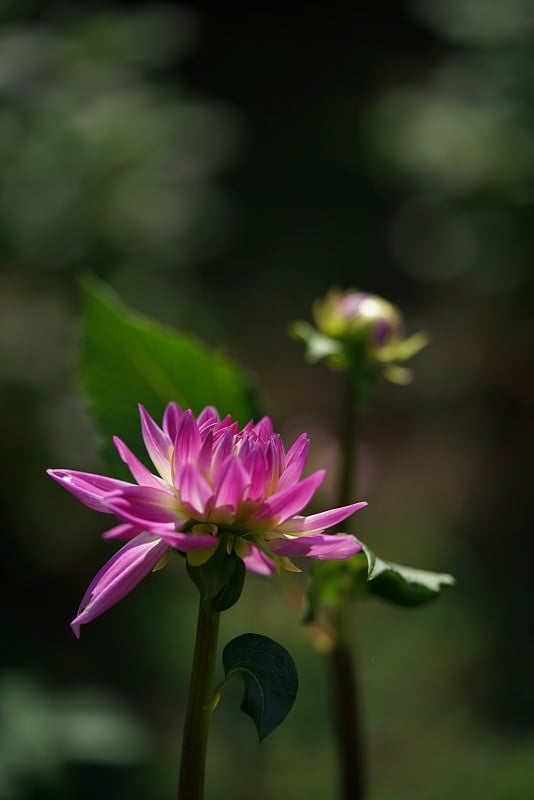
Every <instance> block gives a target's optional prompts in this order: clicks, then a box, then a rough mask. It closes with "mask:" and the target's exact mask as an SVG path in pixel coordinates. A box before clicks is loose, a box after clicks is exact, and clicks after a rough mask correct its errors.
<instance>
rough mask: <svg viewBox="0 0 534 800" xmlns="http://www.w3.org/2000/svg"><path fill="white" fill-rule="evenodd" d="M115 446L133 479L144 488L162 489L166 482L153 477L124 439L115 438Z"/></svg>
mask: <svg viewBox="0 0 534 800" xmlns="http://www.w3.org/2000/svg"><path fill="white" fill-rule="evenodd" d="M113 444H114V445H115V447H116V448H117V452H118V454H119V456H120V457H121V459H122V460H123V461H124V463H125V464H126V466H127V467H128V469H129V470H130V472H131V473H132V475H133V477H134V478H135V480H136V481H137V483H139V484H141V485H143V486H154V487H156V488H158V489H159V488H161V486H162V484H163V483H164V481H162V480H161V478H159V477H157V476H156V475H153V474H152V473H151V472H150V470H149V469H147V468H146V467H145V465H144V464H143V463H141V461H139V459H138V458H137V456H135V455H134V454H133V453H132V451H131V450H130V448H129V447H128V446H127V445H126V444H124V442H123V441H122V439H119V437H118V436H114V437H113Z"/></svg>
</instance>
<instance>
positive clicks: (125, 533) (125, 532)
mask: <svg viewBox="0 0 534 800" xmlns="http://www.w3.org/2000/svg"><path fill="white" fill-rule="evenodd" d="M140 533H143V529H142V528H139V527H137V525H131V524H130V523H129V522H125V523H123V524H122V525H116V526H115V527H114V528H110V530H109V531H104V533H103V534H102V538H103V539H125V540H126V541H130V540H131V539H135V537H136V536H139V534H140Z"/></svg>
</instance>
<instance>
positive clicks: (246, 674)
mask: <svg viewBox="0 0 534 800" xmlns="http://www.w3.org/2000/svg"><path fill="white" fill-rule="evenodd" d="M222 660H223V666H224V673H225V675H226V679H225V683H226V681H228V680H229V679H230V678H232V677H233V676H238V677H240V678H241V679H242V680H243V683H244V684H245V692H244V694H243V700H242V701H241V710H242V711H243V712H244V713H245V714H248V716H249V717H251V719H252V720H253V722H254V725H255V726H256V730H257V732H258V738H259V740H260V742H261V741H262V739H265V737H266V736H268V735H269V734H270V733H272V731H274V730H275V728H277V727H278V726H279V725H280V724H281V723H282V722H283V721H284V719H285V718H286V717H287V715H288V714H289V712H290V711H291V708H292V707H293V703H294V702H295V698H296V696H297V691H298V685H299V682H298V675H297V668H296V667H295V662H294V661H293V659H292V657H291V655H290V654H289V653H288V651H287V650H286V649H285V648H284V647H282V645H280V644H278V643H277V642H275V641H273V639H269V637H267V636H261V635H260V634H257V633H244V634H243V635H242V636H237V637H236V638H235V639H232V641H231V642H228V644H227V645H226V647H225V648H224V650H223V654H222Z"/></svg>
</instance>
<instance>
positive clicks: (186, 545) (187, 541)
mask: <svg viewBox="0 0 534 800" xmlns="http://www.w3.org/2000/svg"><path fill="white" fill-rule="evenodd" d="M160 536H161V538H162V539H164V540H165V541H166V542H167V544H169V545H170V546H171V547H174V548H176V550H181V551H182V552H183V553H189V552H192V551H193V550H206V549H211V548H213V547H217V545H218V544H219V539H218V538H217V537H216V536H195V535H194V534H192V533H179V532H178V533H176V532H173V531H163V532H162V533H161V534H160Z"/></svg>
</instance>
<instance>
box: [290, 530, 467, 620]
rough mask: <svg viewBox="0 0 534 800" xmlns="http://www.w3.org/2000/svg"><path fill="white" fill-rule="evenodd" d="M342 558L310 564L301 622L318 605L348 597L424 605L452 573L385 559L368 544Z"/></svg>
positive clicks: (449, 581)
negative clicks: (358, 551) (419, 567)
mask: <svg viewBox="0 0 534 800" xmlns="http://www.w3.org/2000/svg"><path fill="white" fill-rule="evenodd" d="M360 544H361V545H362V552H361V553H357V554H356V555H355V556H352V558H348V559H346V560H345V561H317V562H316V563H314V565H313V567H312V573H311V579H310V582H309V584H308V590H307V593H306V600H305V604H304V608H303V612H302V622H304V623H305V624H308V623H311V622H313V621H314V620H315V619H316V618H317V613H318V609H319V607H320V606H321V605H323V606H326V607H330V608H337V607H339V606H340V605H341V604H343V603H344V602H346V601H347V599H348V598H351V597H352V598H356V599H359V598H365V597H379V598H381V599H382V600H387V601H389V602H390V603H393V604H394V605H399V606H419V605H424V604H425V603H427V602H429V601H430V600H433V599H434V598H436V597H437V596H438V595H439V594H440V592H441V590H442V589H443V588H444V587H446V586H453V585H454V583H455V581H454V578H453V577H452V575H449V574H447V573H443V572H428V571H427V570H422V569H414V568H413V567H404V566H402V565H400V564H395V563H393V562H392V561H384V560H383V559H381V558H379V557H378V556H376V555H375V554H374V553H373V552H372V551H371V550H370V549H369V548H368V547H367V545H365V544H363V542H361V540H360Z"/></svg>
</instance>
